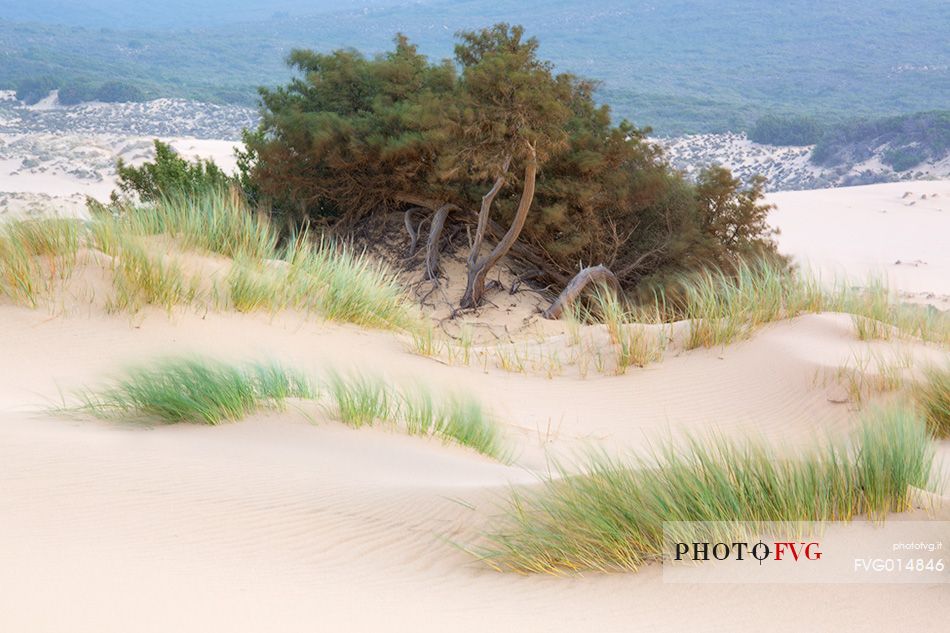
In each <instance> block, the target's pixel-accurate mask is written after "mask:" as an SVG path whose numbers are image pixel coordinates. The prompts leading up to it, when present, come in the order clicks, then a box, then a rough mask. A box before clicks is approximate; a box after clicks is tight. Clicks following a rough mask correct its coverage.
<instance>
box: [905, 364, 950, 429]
mask: <svg viewBox="0 0 950 633" xmlns="http://www.w3.org/2000/svg"><path fill="white" fill-rule="evenodd" d="M914 399H915V400H916V402H917V406H918V408H919V409H920V411H921V413H922V414H923V416H924V420H926V422H927V428H929V429H930V432H931V433H933V434H934V435H936V436H937V437H950V366H946V367H942V368H941V367H930V368H928V369H926V370H925V371H924V377H923V380H922V381H921V382H919V383H918V384H917V385H916V386H915V387H914Z"/></svg>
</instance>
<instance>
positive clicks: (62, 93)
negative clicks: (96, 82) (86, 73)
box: [59, 81, 96, 105]
mask: <svg viewBox="0 0 950 633" xmlns="http://www.w3.org/2000/svg"><path fill="white" fill-rule="evenodd" d="M95 98H96V89H95V88H94V87H93V86H92V84H90V83H87V82H85V81H70V82H67V83H65V84H63V85H61V86H60V87H59V102H60V103H61V104H62V105H76V104H77V103H84V102H86V101H94V100H95Z"/></svg>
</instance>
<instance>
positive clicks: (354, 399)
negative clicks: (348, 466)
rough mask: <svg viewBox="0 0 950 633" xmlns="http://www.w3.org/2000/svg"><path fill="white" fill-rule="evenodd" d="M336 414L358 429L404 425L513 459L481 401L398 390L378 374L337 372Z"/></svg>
mask: <svg viewBox="0 0 950 633" xmlns="http://www.w3.org/2000/svg"><path fill="white" fill-rule="evenodd" d="M327 386H328V389H327V392H328V394H329V396H330V398H331V400H332V402H333V409H332V411H333V412H334V413H335V414H336V415H337V416H338V417H339V418H340V420H341V421H342V422H343V423H344V424H348V425H349V426H353V427H357V428H359V427H363V426H372V425H374V424H379V423H388V424H393V425H401V426H402V427H403V428H404V429H405V431H406V432H407V433H409V434H410V435H421V436H428V437H438V438H441V439H442V440H443V441H446V442H454V443H457V444H461V445H462V446H468V447H469V448H473V449H475V450H476V451H478V452H479V453H482V454H483V455H488V456H489V457H494V458H496V459H500V460H503V461H504V460H505V459H507V453H506V450H505V447H504V440H503V438H502V435H501V431H500V430H499V428H498V426H497V424H495V422H494V421H493V420H492V419H491V417H490V416H489V415H488V413H487V412H486V411H485V409H484V407H482V405H481V403H479V402H478V401H477V400H475V399H473V398H470V397H464V396H458V395H451V396H449V397H447V398H441V399H436V398H434V397H433V395H432V392H431V391H430V390H429V389H427V388H425V387H422V386H421V385H418V386H416V387H414V388H409V389H397V388H394V387H392V386H391V385H389V384H388V383H386V381H384V380H383V379H382V378H381V377H379V376H375V375H363V374H349V375H344V374H340V373H336V372H333V373H331V374H330V375H329V378H328V381H327Z"/></svg>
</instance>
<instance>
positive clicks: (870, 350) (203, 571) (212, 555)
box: [0, 183, 950, 633]
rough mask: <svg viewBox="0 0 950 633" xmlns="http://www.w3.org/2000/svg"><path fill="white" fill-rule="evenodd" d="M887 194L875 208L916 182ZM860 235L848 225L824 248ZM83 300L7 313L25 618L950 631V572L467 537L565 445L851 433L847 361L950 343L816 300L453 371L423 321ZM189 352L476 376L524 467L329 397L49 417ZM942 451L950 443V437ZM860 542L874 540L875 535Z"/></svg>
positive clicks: (785, 223)
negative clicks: (391, 327)
mask: <svg viewBox="0 0 950 633" xmlns="http://www.w3.org/2000/svg"><path fill="white" fill-rule="evenodd" d="M901 186H902V187H906V186H907V185H906V184H902V185H901ZM914 186H915V187H916V186H917V185H914ZM927 186H929V185H927ZM923 187H924V184H921V185H920V187H919V188H920V189H921V192H923ZM933 187H935V188H937V189H935V191H936V192H937V193H939V194H940V195H939V196H938V198H937V199H942V198H943V197H944V194H943V193H942V191H943V190H944V189H940V187H944V188H945V187H946V184H941V183H935V184H934V185H933ZM915 191H916V190H915ZM927 191H930V189H928V190H927ZM810 193H812V195H813V196H814V197H813V198H812V202H810V203H807V200H806V201H804V202H803V203H802V206H801V207H799V208H800V209H803V210H802V211H800V212H796V211H795V210H794V208H788V209H784V210H783V209H782V208H780V211H779V212H777V213H779V215H778V216H777V217H778V218H779V225H780V226H781V227H782V228H783V230H784V233H783V237H782V238H781V239H783V240H785V239H788V240H790V241H788V242H785V243H784V246H785V247H786V251H787V252H792V253H793V254H794V255H796V257H802V258H804V257H805V256H806V255H807V252H806V250H807V249H806V248H805V246H807V244H806V243H804V242H799V243H798V245H799V247H800V248H799V249H798V250H796V249H794V248H793V246H795V244H796V242H795V239H796V233H795V227H796V225H795V222H799V223H800V225H798V226H799V228H801V229H802V231H803V232H804V229H805V225H806V224H807V223H808V222H812V223H814V222H817V221H818V219H817V217H818V214H819V212H820V210H821V209H823V210H824V211H823V213H825V214H827V213H830V212H832V210H833V207H834V205H835V204H836V202H835V201H836V200H837V198H836V197H835V196H836V195H837V194H836V193H835V192H821V193H814V192H810ZM858 193H859V194H860V192H858ZM803 195H804V194H803ZM868 195H869V196H871V197H870V198H868V199H870V200H873V201H874V202H871V203H869V204H872V205H873V204H875V203H876V202H877V201H879V200H881V199H882V196H883V197H886V198H888V199H889V198H890V197H892V196H893V195H894V192H893V191H891V190H890V189H888V188H887V187H885V188H883V189H880V190H874V191H872V192H871V193H869V194H868ZM947 198H948V199H950V195H948V196H947ZM862 199H864V198H862V196H861V195H858V196H857V197H856V198H855V200H862ZM928 199H930V196H929V195H928ZM865 201H867V199H865ZM816 205H817V206H816ZM821 205H824V206H821ZM914 207H915V208H916V207H917V205H916V204H915V205H914ZM816 209H817V210H816ZM921 209H923V207H921ZM863 212H864V213H869V212H870V211H868V209H867V205H865V207H864V211H863ZM919 212H920V213H923V210H921V211H919ZM927 212H928V213H933V214H939V213H941V212H938V211H936V210H932V209H928V210H927ZM781 213H785V216H782V215H781ZM914 213H918V211H916V210H915V211H914ZM886 215H891V214H890V213H888V214H886ZM894 215H895V216H897V214H896V213H895V214H894ZM898 217H903V218H904V220H905V221H906V220H908V219H909V217H910V216H898ZM913 217H915V218H916V217H917V216H916V215H915V216H913ZM938 217H940V218H945V217H946V216H945V215H939V216H938ZM888 221H890V219H889V220H888ZM894 221H896V219H895V220H894ZM940 222H943V220H940ZM831 224H833V223H831ZM830 226H831V225H830ZM928 226H929V225H928ZM941 226H943V225H942V224H938V225H935V226H932V227H930V229H929V230H936V229H939V228H940V227H941ZM852 227H853V224H851V223H847V222H843V223H842V224H841V225H840V226H831V228H829V233H828V235H829V236H828V237H827V238H826V239H829V240H831V239H832V238H833V236H835V235H837V236H838V239H842V236H845V235H847V231H850V230H852ZM832 228H833V229H834V231H837V233H835V232H834V231H832V230H831V229H832ZM898 228H901V227H898ZM896 230H897V229H895V231H896ZM903 230H906V231H912V228H908V227H904V229H903ZM813 232H814V231H813ZM823 239H825V238H823ZM875 243H876V242H874V240H871V239H868V240H865V241H861V240H856V241H855V244H856V245H861V244H864V245H866V246H868V249H869V250H868V252H867V253H865V257H864V259H855V260H853V262H851V261H849V262H847V263H848V264H849V265H852V264H853V265H856V266H859V269H858V270H857V271H856V272H860V270H861V269H860V265H864V263H865V262H866V261H871V262H872V263H875V262H877V263H880V262H886V258H887V257H890V255H889V254H888V253H886V252H885V253H878V252H877V251H875V250H874V249H873V248H872V246H873V245H874V244H875ZM909 243H910V244H911V245H916V244H917V243H916V242H909ZM927 244H930V242H926V241H924V242H920V246H921V249H925V248H930V247H929V246H927ZM855 248H857V246H855ZM911 255H913V256H914V257H927V258H928V266H931V267H932V268H926V270H942V268H940V267H941V266H945V265H946V254H942V255H941V254H940V253H931V252H930V251H927V252H924V250H920V251H918V252H916V253H911ZM875 258H877V259H875ZM941 258H942V259H941ZM193 263H195V262H193ZM219 263H220V262H217V260H216V259H214V258H204V259H201V260H200V261H197V260H196V265H201V266H211V267H214V266H216V265H217V264H219ZM450 272H451V271H450ZM849 272H851V271H850V270H849ZM894 279H895V283H896V284H897V287H898V289H901V290H906V291H907V292H922V291H921V290H919V289H920V288H923V289H925V290H927V291H928V292H938V293H939V292H950V291H947V290H942V289H943V288H944V286H942V285H941V284H943V283H945V280H944V279H942V278H941V277H940V276H939V275H937V276H934V275H929V274H920V275H919V276H917V277H911V278H907V279H905V278H904V277H900V276H895V278H894ZM905 281H907V282H908V283H910V284H911V285H909V286H903V284H904V282H905ZM917 282H919V283H920V285H919V286H915V285H913V283H917ZM519 297H520V296H519V295H515V297H514V298H511V295H507V294H499V295H498V296H497V297H495V299H496V303H497V304H498V305H499V308H498V310H497V312H496V313H493V314H494V315H495V317H498V318H503V317H504V318H508V319H511V320H512V321H514V322H516V323H514V325H513V327H511V328H510V330H509V331H510V333H511V335H512V336H513V337H514V338H515V339H516V340H517V341H519V342H520V343H522V344H524V345H527V346H536V345H542V344H552V343H549V341H551V340H554V341H556V342H557V343H556V344H559V345H565V346H566V345H567V343H566V342H565V341H566V336H565V335H564V333H563V331H562V332H560V333H559V332H558V331H557V328H559V327H561V328H562V327H563V326H562V325H560V324H544V325H543V328H544V331H543V332H542V334H543V336H541V338H540V339H539V338H538V336H540V335H537V334H535V333H533V332H532V328H533V327H534V324H533V323H532V322H531V321H530V319H531V317H530V314H529V313H530V309H529V308H527V307H525V306H524V305H521V304H519V301H520V298H519ZM508 301H510V302H513V303H514V304H515V305H511V303H506V302H508ZM81 303H82V302H81V301H80V300H77V302H76V305H71V306H70V309H68V310H65V311H63V312H65V313H62V312H57V311H56V310H54V311H53V312H52V313H51V312H50V311H48V310H45V309H42V308H41V309H37V310H29V309H26V308H22V307H14V306H11V305H8V304H6V303H4V304H2V305H0V323H2V324H3V327H2V328H0V350H2V354H0V377H2V379H0V628H3V629H4V630H11V631H30V632H34V631H35V632H47V631H48V632H60V631H71V632H72V631H75V632H78V633H84V632H89V633H110V632H113V631H114V632H117V633H118V632H125V631H130V630H134V631H156V632H157V631H184V632H188V631H219V630H220V631H249V632H250V631H255V632H259V631H280V632H293V631H312V630H315V629H317V630H348V631H379V630H386V629H390V630H421V631H429V630H432V631H436V630H440V631H441V630H447V629H448V630H458V631H484V630H497V631H535V630H550V631H575V630H578V629H591V630H598V631H600V630H602V631H630V630H670V631H679V630H694V631H736V630H746V629H749V630H759V629H762V627H763V623H767V627H768V629H769V630H775V631H801V630H870V629H872V628H873V629H885V630H913V631H920V632H925V631H942V630H944V629H945V623H946V621H947V617H948V614H950V592H948V591H947V590H946V589H945V587H943V586H935V587H924V586H900V585H892V586H888V585H876V586H874V585H828V586H812V585H801V586H790V587H781V588H780V590H776V588H775V587H773V586H767V585H703V586H688V585H668V584H664V583H663V582H662V578H661V576H660V571H659V569H658V568H656V567H655V566H649V567H647V568H646V569H644V570H642V571H641V572H639V573H636V574H611V575H604V574H585V575H583V576H579V577H570V578H550V577H541V576H527V577H523V576H518V575H514V574H499V573H496V572H493V571H491V570H489V569H488V568H487V567H486V566H484V565H482V564H480V563H479V562H478V561H477V560H475V559H474V558H473V557H472V556H471V555H470V554H469V553H467V552H465V551H463V549H462V548H461V547H460V545H463V546H464V545H465V544H467V543H470V542H472V539H474V538H476V537H477V535H478V533H479V532H480V530H482V529H483V528H484V527H485V526H486V525H487V524H488V522H490V521H491V519H492V517H493V516H494V515H495V513H497V512H498V507H499V504H500V503H501V502H502V501H503V500H504V498H505V495H506V493H507V491H508V490H509V489H510V487H512V486H518V487H520V486H533V485H535V482H536V481H537V480H538V477H539V476H541V475H543V474H544V473H546V472H547V470H548V468H549V465H550V461H549V460H550V459H551V458H554V457H557V458H562V459H565V460H569V459H570V458H571V457H572V456H574V455H577V454H578V452H579V451H582V450H584V449H585V448H587V447H589V446H604V447H607V448H608V449H609V450H611V451H617V452H623V451H633V452H643V451H647V450H649V449H650V448H651V446H652V445H653V443H654V442H655V441H657V440H659V439H662V438H664V437H667V436H671V435H673V436H675V435H677V434H682V433H684V432H688V433H696V434H704V433H710V432H717V433H721V434H723V435H725V436H727V437H746V436H749V435H752V436H754V437H760V438H762V439H763V440H765V441H768V442H770V443H775V444H781V445H788V446H794V444H795V443H796V442H806V441H809V440H811V439H813V438H815V437H816V436H820V435H822V434H826V433H827V434H832V435H835V434H843V433H846V432H847V431H848V430H849V429H850V428H851V427H853V426H854V425H855V423H856V421H857V418H858V415H859V413H860V412H859V411H858V410H857V408H856V406H852V405H854V403H849V402H846V401H843V400H842V399H841V389H842V388H843V387H842V385H841V384H840V383H839V382H838V381H836V380H835V379H834V376H835V375H836V374H835V372H836V371H837V370H838V369H839V368H841V367H849V366H851V367H853V366H855V364H856V363H859V362H860V359H863V358H870V359H872V361H871V363H870V365H869V367H868V371H871V372H874V371H880V370H881V368H880V367H878V366H877V365H878V364H879V363H880V362H885V363H886V362H888V359H890V358H901V359H909V361H908V362H909V363H911V364H913V365H914V366H915V367H917V366H922V365H925V364H928V363H933V362H940V361H942V360H945V359H946V358H947V353H946V350H945V349H941V348H938V347H936V346H934V345H926V344H923V343H914V342H911V341H906V340H892V341H873V342H862V341H859V340H858V339H857V336H856V335H855V331H854V325H853V322H852V320H851V317H850V316H849V315H845V314H818V315H804V316H801V317H798V318H795V319H791V320H787V321H781V322H777V323H773V324H770V325H768V326H766V327H764V328H762V329H761V330H759V331H757V332H756V333H755V334H754V335H753V336H752V337H751V338H750V339H748V340H744V341H740V342H737V343H734V344H731V345H728V346H725V347H722V348H715V349H697V350H690V351H684V350H683V349H682V348H681V347H678V346H676V345H673V346H671V348H670V349H668V350H667V352H666V355H665V357H664V359H663V360H662V362H659V363H655V364H651V365H649V366H647V367H646V368H643V369H636V368H634V369H631V370H630V371H628V372H627V374H625V375H622V376H612V375H601V374H599V373H597V372H591V374H590V375H588V376H587V377H586V378H581V377H579V376H576V375H565V376H558V377H554V378H548V377H546V376H544V375H542V374H539V373H535V372H526V373H511V372H506V371H504V370H502V369H500V368H498V367H496V366H494V365H493V364H489V365H488V366H485V367H483V366H481V365H479V364H477V363H472V364H470V365H469V366H460V365H458V364H455V365H452V364H447V363H444V362H439V361H437V360H434V359H431V358H426V357H422V356H418V355H415V354H413V353H412V352H411V350H410V347H411V344H410V341H409V340H408V338H407V337H405V336H398V335H394V334H392V333H388V332H380V331H370V330H363V329H360V328H357V327H354V326H348V325H336V324H331V323H325V322H322V321H320V320H318V319H314V318H309V319H307V318H301V316H300V315H295V314H290V313H286V314H280V315H267V314H250V315H242V314H236V313H230V312H219V311H215V310H208V311H196V310H194V309H181V310H176V311H175V312H174V313H173V314H172V315H171V316H169V315H167V314H166V313H164V312H162V311H158V310H146V311H144V312H142V313H141V314H139V315H137V316H135V317H133V318H130V317H129V316H128V315H108V314H105V313H103V312H102V311H101V310H99V309H98V308H91V307H87V308H86V309H79V308H78V306H79V305H80V304H81ZM499 315H501V316H499ZM495 317H493V318H495ZM525 319H527V320H528V322H527V323H524V321H525ZM593 327H598V326H593ZM171 354H204V355H208V356H212V357H216V358H222V359H228V360H248V359H276V360H280V361H281V362H283V363H286V364H288V365H291V366H294V367H298V368H300V369H302V370H304V371H307V372H308V373H310V374H312V375H319V374H320V373H321V372H324V371H326V370H327V369H329V368H337V369H342V370H345V369H349V368H353V369H358V370H362V371H372V372H378V373H380V374H383V375H384V376H386V377H387V378H388V379H390V380H392V381H394V382H399V383H403V384H410V383H411V382H412V381H421V382H424V383H425V384H427V385H429V386H430V387H432V388H433V389H437V390H438V389H447V390H452V389H456V390H462V391H465V392H467V393H471V394H472V395H474V396H476V397H478V398H479V399H480V400H482V401H483V402H485V403H486V404H487V405H488V406H489V407H490V409H491V410H492V412H493V414H494V415H495V416H496V418H497V419H498V421H499V423H500V424H502V425H503V428H504V430H505V433H506V435H507V438H508V440H509V441H510V442H511V445H512V447H513V459H512V463H510V464H503V463H498V462H495V461H493V460H490V459H488V458H486V457H483V456H481V455H478V454H476V453H475V452H473V451H471V450H468V449H465V448H461V447H457V446H450V445H445V444H442V443H441V442H439V441H438V440H435V439H421V438H418V437H407V436H404V435H401V434H399V433H396V432H393V431H391V430H388V429H385V428H373V429H360V430H354V429H350V428H347V427H344V426H343V425H342V424H341V423H339V422H336V421H334V420H332V419H331V417H332V416H330V415H328V414H327V411H325V410H323V409H321V407H320V406H319V405H314V404H313V403H303V402H293V403H291V406H290V407H289V408H288V410H287V411H285V412H269V413H261V414H257V415H254V416H252V417H250V418H248V419H245V420H243V421H241V422H237V423H233V424H227V425H222V426H219V427H203V426H189V425H173V426H165V425H158V424H156V425H144V426H143V425H129V424H122V423H105V422H98V421H92V420H89V419H86V418H83V417H63V416H59V415H56V414H54V413H53V412H51V411H50V410H49V408H50V406H52V405H55V404H56V403H57V402H59V401H60V399H61V398H62V397H63V395H65V396H66V397H69V395H70V394H71V393H72V392H73V391H74V390H75V389H77V388H80V387H84V386H91V385H95V384H98V383H99V382H100V381H102V380H104V379H105V378H107V377H108V376H110V375H113V374H115V373H116V372H118V371H120V370H121V368H122V367H123V366H126V365H129V364H135V363H141V362H146V361H148V360H149V359H152V358H156V357H159V356H166V355H171ZM882 359H883V360H882ZM912 371H913V370H908V372H909V373H910V372H912ZM887 397H888V394H875V395H874V396H873V398H872V400H873V401H874V402H884V401H886V399H887ZM939 450H940V451H941V453H942V454H943V455H944V456H945V457H950V442H947V441H943V442H942V443H941V444H940V449H939ZM947 461H948V462H950V460H947ZM945 475H950V472H945ZM947 508H950V506H947V507H944V508H942V509H941V512H945V511H946V510H947ZM911 516H923V515H921V514H920V513H919V512H918V514H914V515H911ZM941 517H943V515H941ZM843 529H844V530H849V529H850V528H848V527H845V528H843ZM847 534H848V536H849V538H850V537H851V536H852V535H854V538H860V531H859V530H858V529H855V530H853V531H849V532H847ZM948 536H950V535H948ZM894 605H908V608H900V607H895V606H894Z"/></svg>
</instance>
